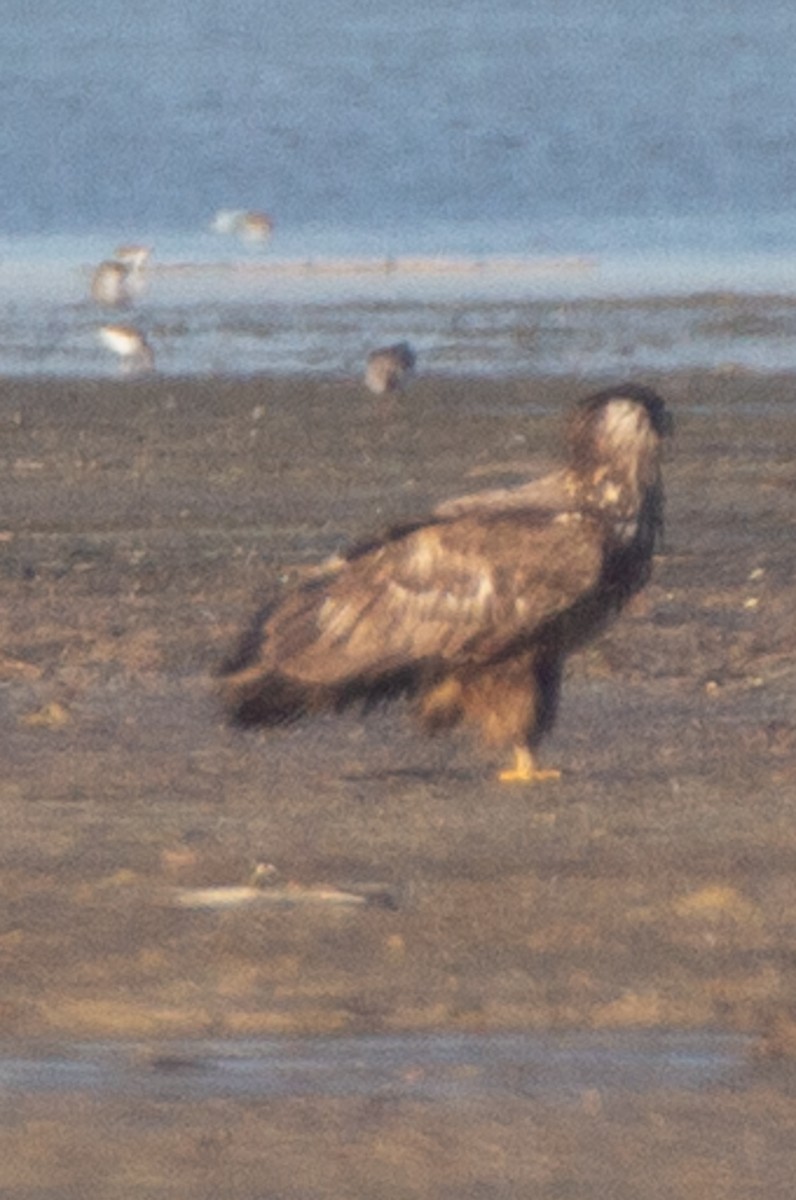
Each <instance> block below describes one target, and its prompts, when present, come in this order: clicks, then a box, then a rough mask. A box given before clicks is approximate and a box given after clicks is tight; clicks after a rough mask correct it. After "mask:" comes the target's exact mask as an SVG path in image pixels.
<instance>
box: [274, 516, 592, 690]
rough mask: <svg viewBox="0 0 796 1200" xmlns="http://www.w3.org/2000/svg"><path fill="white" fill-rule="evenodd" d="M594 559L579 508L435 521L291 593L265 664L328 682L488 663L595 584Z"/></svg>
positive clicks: (278, 617) (588, 527) (587, 527)
mask: <svg viewBox="0 0 796 1200" xmlns="http://www.w3.org/2000/svg"><path fill="white" fill-rule="evenodd" d="M601 566H602V541H601V536H600V533H599V529H598V528H597V526H596V524H595V523H594V522H592V521H591V520H590V519H589V518H587V517H582V516H581V515H580V514H577V513H563V514H559V515H558V516H553V515H551V514H549V513H539V512H537V511H533V512H528V511H525V512H520V511H517V512H513V511H512V512H506V513H503V514H500V515H499V516H498V515H495V514H492V515H490V516H488V517H485V516H483V515H481V516H478V515H476V514H473V515H470V516H464V517H460V518H459V519H458V520H453V521H448V522H445V521H443V522H434V523H431V524H428V525H424V526H421V527H420V528H417V529H414V530H412V531H410V532H409V533H406V534H404V535H403V536H399V537H397V538H394V539H388V540H385V541H384V542H382V543H380V544H378V545H376V546H374V547H373V548H372V549H370V550H368V551H367V552H365V553H360V554H358V555H357V556H356V557H354V558H353V559H352V560H351V561H349V562H348V563H347V564H346V565H345V567H343V568H342V569H341V570H339V571H338V572H336V573H335V574H333V575H331V576H330V577H328V578H326V579H321V580H318V581H314V582H310V583H307V584H305V585H304V586H303V587H301V588H299V589H297V590H296V591H295V592H294V593H292V594H291V595H289V596H287V597H286V598H285V600H284V601H283V602H282V603H281V604H280V605H279V606H278V608H277V609H276V610H275V611H273V612H272V613H271V615H270V617H269V618H268V619H267V620H266V622H265V626H264V629H263V633H264V639H263V644H262V649H261V652H260V653H261V665H263V666H265V667H266V668H267V669H271V670H275V671H278V672H279V673H280V674H281V675H282V676H288V677H290V678H293V679H295V680H296V681H301V682H302V683H307V684H320V685H324V684H330V685H331V684H336V683H340V682H342V681H344V680H346V679H353V678H355V677H364V678H368V677H370V678H377V677H379V676H384V675H386V674H389V673H390V672H392V671H397V670H401V669H404V668H406V667H409V666H414V665H419V664H422V663H424V662H425V663H434V664H438V665H448V666H452V667H453V666H457V665H463V664H465V663H467V662H473V663H475V662H486V661H488V660H489V659H491V658H493V657H494V656H495V655H497V654H499V653H500V652H501V650H502V649H504V648H505V647H508V646H509V645H510V644H511V643H512V642H514V641H515V640H516V639H517V638H520V637H531V636H532V635H533V632H534V631H535V630H536V629H537V628H538V627H539V626H540V625H542V624H543V623H544V622H546V621H548V620H549V619H550V618H552V617H553V616H555V615H556V614H557V613H560V612H563V611H565V610H566V609H568V608H569V607H571V606H572V605H573V604H574V603H575V602H576V601H577V600H578V599H579V598H581V597H582V596H583V595H584V594H586V593H588V592H589V591H590V590H591V589H592V588H594V587H595V585H596V584H597V582H598V580H599V578H600V571H601Z"/></svg>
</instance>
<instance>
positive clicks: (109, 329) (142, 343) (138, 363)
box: [98, 325, 155, 375]
mask: <svg viewBox="0 0 796 1200" xmlns="http://www.w3.org/2000/svg"><path fill="white" fill-rule="evenodd" d="M98 333H99V338H100V341H101V342H102V343H103V344H104V345H105V346H107V347H108V349H109V350H113V351H114V353H115V354H118V355H119V358H120V360H121V362H120V365H121V369H122V371H123V372H124V373H125V374H126V375H132V374H138V373H140V372H144V371H153V370H154V368H155V355H154V354H153V352H152V347H151V346H150V345H149V342H148V341H147V340H146V338H145V337H144V335H143V333H142V332H141V330H140V329H136V328H135V326H134V325H101V326H100V328H99V330H98Z"/></svg>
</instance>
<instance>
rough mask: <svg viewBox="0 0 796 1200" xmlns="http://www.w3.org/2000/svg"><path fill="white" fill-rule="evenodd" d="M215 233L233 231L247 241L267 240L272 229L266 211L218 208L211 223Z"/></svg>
mask: <svg viewBox="0 0 796 1200" xmlns="http://www.w3.org/2000/svg"><path fill="white" fill-rule="evenodd" d="M211 229H213V230H214V231H215V232H216V233H233V234H236V235H237V236H238V237H240V238H243V240H244V241H247V242H267V241H268V239H269V237H270V236H271V234H272V233H273V231H274V222H273V220H272V218H271V217H269V216H268V213H264V212H256V211H254V210H251V211H247V210H246V209H242V208H222V209H220V210H219V211H218V212H217V213H216V215H215V217H214V218H213V222H212V225H211Z"/></svg>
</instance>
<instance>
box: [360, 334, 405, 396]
mask: <svg viewBox="0 0 796 1200" xmlns="http://www.w3.org/2000/svg"><path fill="white" fill-rule="evenodd" d="M416 362H417V357H416V355H415V352H414V350H413V349H412V347H411V346H410V345H409V343H408V342H398V343H397V344H396V345H395V346H383V347H382V348H381V349H380V350H372V351H371V353H370V354H369V355H368V357H367V361H366V364H365V386H366V387H368V388H369V389H370V391H371V392H375V393H376V395H377V396H382V395H384V393H385V392H397V391H400V389H401V388H403V387H406V385H407V383H408V382H409V380H410V378H411V376H412V373H413V371H414V369H415V363H416Z"/></svg>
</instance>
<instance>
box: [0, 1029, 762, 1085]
mask: <svg viewBox="0 0 796 1200" xmlns="http://www.w3.org/2000/svg"><path fill="white" fill-rule="evenodd" d="M749 1048H750V1039H749V1038H748V1037H743V1036H740V1035H732V1034H726V1033H713V1032H705V1031H697V1032H693V1033H690V1032H685V1033H684V1032H650V1031H643V1032H640V1033H628V1032H621V1033H617V1032H612V1033H591V1032H577V1033H565V1034H560V1035H554V1034H537V1035H533V1034H490V1035H476V1034H449V1033H448V1034H445V1033H441V1034H433V1035H432V1034H423V1035H411V1034H407V1035H402V1036H394V1037H384V1036H380V1037H364V1036H363V1037H334V1038H310V1039H304V1040H301V1039H287V1040H285V1039H262V1040H246V1041H240V1042H229V1041H225V1042H221V1041H212V1040H210V1041H203V1040H191V1041H184V1042H173V1043H169V1044H167V1045H166V1046H165V1047H160V1046H157V1048H155V1047H151V1046H150V1047H145V1046H142V1045H140V1044H137V1043H136V1044H125V1043H124V1042H122V1043H119V1042H113V1043H102V1042H94V1043H71V1044H67V1045H65V1046H63V1047H60V1048H59V1049H58V1050H56V1051H52V1050H50V1051H47V1052H45V1053H41V1052H36V1051H35V1050H33V1051H32V1052H31V1053H30V1054H28V1055H22V1054H16V1055H14V1056H9V1057H5V1058H0V1088H2V1089H3V1090H4V1091H6V1092H14V1091H21V1092H34V1091H69V1092H80V1091H90V1092H92V1093H94V1094H95V1095H96V1094H97V1093H98V1092H108V1093H122V1094H125V1095H128V1096H135V1095H139V1096H149V1097H157V1098H160V1099H167V1098H168V1097H169V1096H180V1097H181V1098H186V1097H188V1096H191V1097H193V1098H195V1099H201V1098H207V1097H211V1096H236V1097H243V1096H250V1097H266V1098H275V1097H279V1098H285V1097H296V1096H316V1097H317V1096H338V1097H342V1096H371V1097H372V1096H382V1095H394V1096H405V1097H412V1098H415V1099H419V1098H422V1099H426V1100H453V1099H456V1098H460V1099H465V1098H471V1097H473V1096H478V1095H482V1096H483V1095H495V1094H501V1093H502V1094H506V1095H513V1096H526V1097H527V1096H531V1097H534V1098H541V1099H547V1100H549V1101H559V1102H560V1101H562V1100H572V1099H573V1098H578V1097H580V1096H581V1095H582V1093H583V1092H584V1091H585V1090H588V1089H600V1090H601V1091H606V1090H607V1091H631V1092H648V1091H651V1090H655V1089H659V1088H664V1089H686V1090H692V1089H700V1088H706V1087H717V1086H718V1087H720V1086H732V1087H733V1088H734V1089H735V1090H737V1088H738V1087H739V1086H742V1081H743V1075H742V1074H739V1072H741V1071H742V1068H744V1067H745V1066H747V1067H748V1054H749ZM750 1079H751V1075H750Z"/></svg>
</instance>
